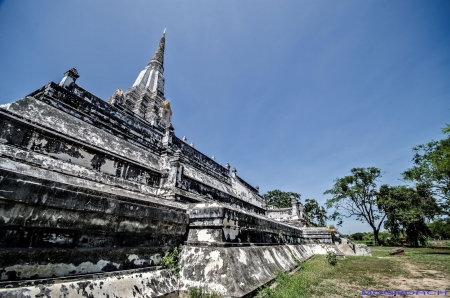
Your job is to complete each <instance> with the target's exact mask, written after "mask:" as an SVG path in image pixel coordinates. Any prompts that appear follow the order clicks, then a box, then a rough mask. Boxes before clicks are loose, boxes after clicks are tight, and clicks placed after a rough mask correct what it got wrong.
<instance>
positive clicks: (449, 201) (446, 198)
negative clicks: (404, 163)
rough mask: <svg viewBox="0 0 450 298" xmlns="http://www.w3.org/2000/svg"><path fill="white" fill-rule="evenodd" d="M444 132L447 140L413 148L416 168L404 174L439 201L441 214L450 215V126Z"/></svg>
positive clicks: (407, 179) (405, 177)
mask: <svg viewBox="0 0 450 298" xmlns="http://www.w3.org/2000/svg"><path fill="white" fill-rule="evenodd" d="M442 132H443V133H444V134H447V138H445V139H442V140H440V141H431V142H429V143H428V144H423V145H419V146H416V147H414V148H413V152H414V157H413V159H412V161H413V163H414V166H413V167H412V168H410V169H408V170H406V171H405V172H404V173H403V179H405V180H406V181H412V182H414V183H416V185H417V186H418V187H420V188H423V187H425V188H427V189H428V191H429V192H430V193H431V194H432V195H433V196H435V197H436V198H437V199H438V203H439V204H440V206H441V207H442V211H441V212H442V213H443V214H447V215H450V208H449V207H450V125H448V124H447V126H446V127H445V128H443V129H442Z"/></svg>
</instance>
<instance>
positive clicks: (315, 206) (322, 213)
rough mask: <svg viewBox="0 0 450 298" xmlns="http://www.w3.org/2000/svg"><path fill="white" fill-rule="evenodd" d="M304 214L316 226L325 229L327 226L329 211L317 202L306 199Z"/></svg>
mask: <svg viewBox="0 0 450 298" xmlns="http://www.w3.org/2000/svg"><path fill="white" fill-rule="evenodd" d="M304 212H305V214H306V215H307V216H308V217H309V219H310V220H311V221H312V222H313V224H315V225H316V226H318V227H325V226H326V225H327V219H328V217H327V211H326V210H325V208H324V207H323V206H320V205H319V203H317V201H316V200H314V199H306V200H305V205H304Z"/></svg>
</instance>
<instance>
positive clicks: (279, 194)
mask: <svg viewBox="0 0 450 298" xmlns="http://www.w3.org/2000/svg"><path fill="white" fill-rule="evenodd" d="M263 197H264V199H265V201H266V204H267V205H272V206H275V207H277V208H288V207H291V206H292V199H295V200H297V201H299V200H300V194H298V193H295V192H285V191H281V190H279V189H275V190H271V191H268V192H267V193H266V194H264V195H263Z"/></svg>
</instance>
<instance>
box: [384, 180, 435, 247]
mask: <svg viewBox="0 0 450 298" xmlns="http://www.w3.org/2000/svg"><path fill="white" fill-rule="evenodd" d="M377 202H378V206H379V208H380V209H382V210H384V212H385V213H386V222H385V224H384V228H385V229H387V230H389V231H390V232H391V233H392V235H393V236H394V237H396V238H399V237H400V235H401V234H404V235H406V241H407V242H408V243H409V244H410V245H412V246H414V247H418V246H419V244H422V245H424V244H425V243H426V240H427V237H428V236H431V233H430V229H429V228H428V226H427V224H426V219H427V218H428V219H431V218H433V217H434V215H435V213H436V211H437V210H439V207H438V205H437V203H436V200H435V199H434V198H433V196H431V194H430V193H429V192H428V191H427V189H419V190H417V189H415V188H412V187H408V186H389V185H382V186H381V187H380V191H379V193H378V196H377Z"/></svg>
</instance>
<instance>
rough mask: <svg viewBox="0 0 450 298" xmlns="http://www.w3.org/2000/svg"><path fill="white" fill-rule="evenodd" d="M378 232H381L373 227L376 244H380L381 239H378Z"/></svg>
mask: <svg viewBox="0 0 450 298" xmlns="http://www.w3.org/2000/svg"><path fill="white" fill-rule="evenodd" d="M378 233H379V230H377V229H375V228H374V229H373V239H374V241H375V246H378V245H379V241H378Z"/></svg>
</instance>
